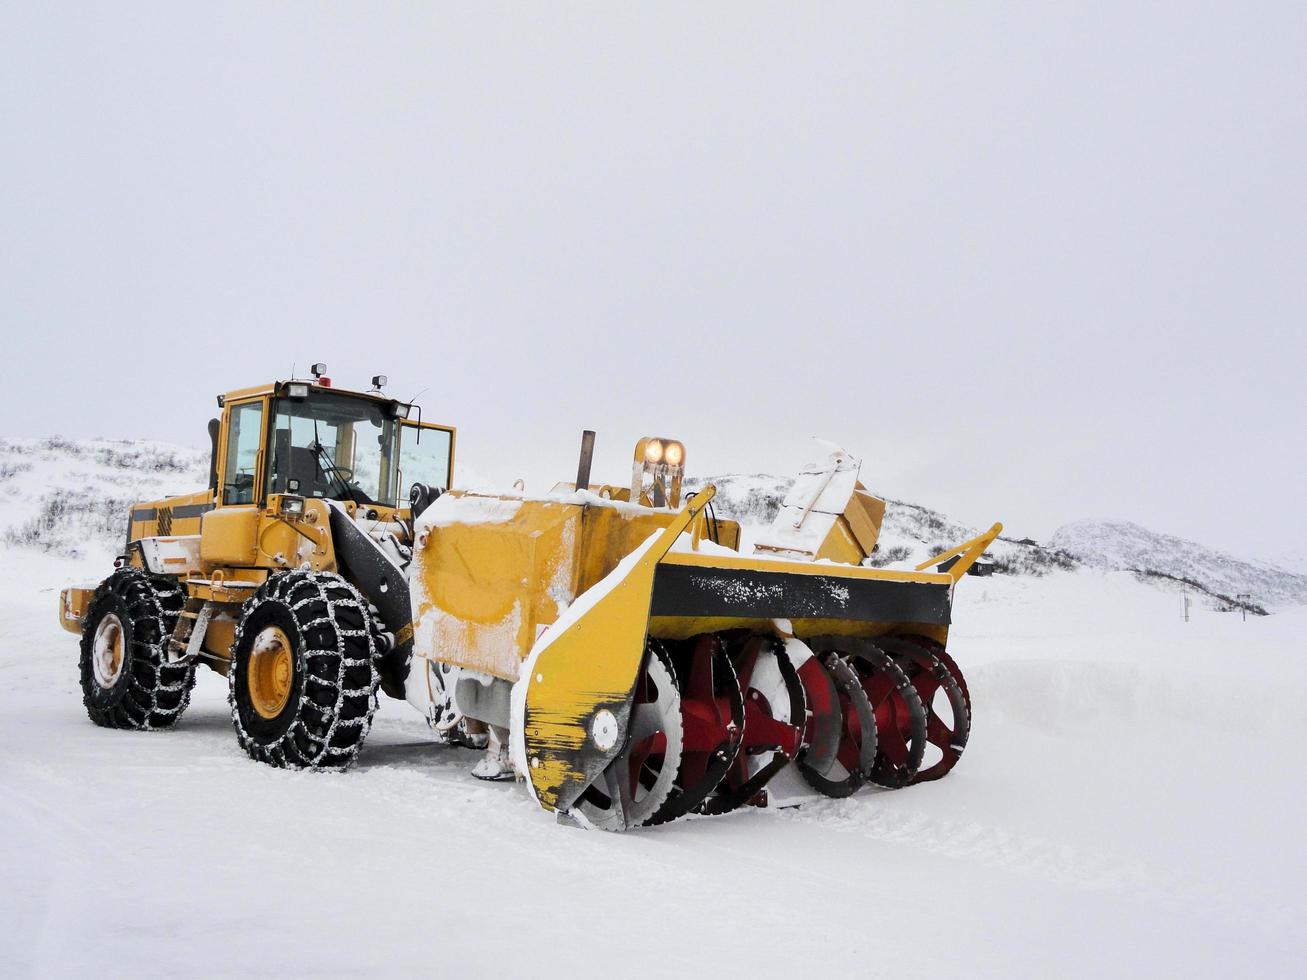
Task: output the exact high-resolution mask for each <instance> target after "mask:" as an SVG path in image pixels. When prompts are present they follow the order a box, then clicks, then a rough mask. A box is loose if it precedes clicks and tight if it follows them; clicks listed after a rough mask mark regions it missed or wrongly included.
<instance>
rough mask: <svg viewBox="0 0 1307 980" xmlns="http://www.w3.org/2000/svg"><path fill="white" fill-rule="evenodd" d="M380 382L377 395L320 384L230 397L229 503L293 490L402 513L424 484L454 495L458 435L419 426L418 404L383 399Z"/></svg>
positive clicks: (282, 385) (225, 487)
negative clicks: (415, 416) (411, 490)
mask: <svg viewBox="0 0 1307 980" xmlns="http://www.w3.org/2000/svg"><path fill="white" fill-rule="evenodd" d="M378 381H380V382H382V383H384V378H380V377H378V378H374V379H373V382H374V388H373V391H371V392H368V393H363V392H352V391H342V390H337V389H333V388H331V387H330V380H329V379H326V378H315V380H314V381H312V382H308V381H283V382H278V383H277V384H275V385H273V386H271V388H270V389H268V388H265V389H263V390H262V391H260V392H258V394H255V393H254V392H253V391H251V392H250V396H251V397H247V396H246V393H245V392H240V393H233V394H232V395H229V396H228V397H227V399H226V408H227V411H228V413H229V414H228V424H227V433H226V435H227V438H226V447H225V448H226V453H225V459H224V463H225V465H224V466H223V467H222V488H221V489H222V503H223V504H254V503H260V502H262V501H263V500H264V499H266V497H267V495H268V494H283V495H286V494H289V495H296V496H301V497H308V498H313V497H316V498H318V499H324V500H338V501H341V502H345V503H353V504H357V505H365V506H375V507H385V508H400V507H403V506H404V505H405V504H406V503H407V501H408V488H410V487H412V486H413V485H414V484H422V485H423V486H424V487H427V488H430V490H431V491H439V492H443V491H445V490H447V489H448V488H449V483H450V478H451V476H452V463H453V448H454V447H453V439H454V430H453V429H450V428H447V427H444V426H437V425H431V424H429V423H422V422H420V421H410V420H409V415H410V414H412V413H414V412H415V411H416V410H415V409H414V406H412V405H409V404H406V403H405V402H400V401H396V400H394V399H391V398H387V397H385V396H384V395H382V393H381V391H380V385H379V384H377V382H378ZM238 399H239V400H238Z"/></svg>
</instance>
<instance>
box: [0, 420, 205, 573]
mask: <svg viewBox="0 0 1307 980" xmlns="http://www.w3.org/2000/svg"><path fill="white" fill-rule="evenodd" d="M208 470H209V454H208V453H205V452H201V451H200V450H197V449H190V448H187V447H183V446H173V445H168V444H166V443H158V442H144V441H135V442H130V441H119V440H110V439H85V440H71V439H62V438H60V437H58V436H54V437H52V438H49V439H0V495H2V496H3V501H4V502H3V504H0V540H3V542H4V543H5V544H6V545H9V546H18V547H27V548H35V549H38V550H41V551H47V552H52V553H54V554H59V555H66V556H70V557H77V556H83V555H86V554H87V553H88V552H95V553H101V552H104V551H106V550H112V549H114V548H117V547H120V546H121V543H122V540H123V535H124V533H125V531H126V529H127V511H128V508H130V507H131V505H132V504H134V503H137V502H139V501H142V500H154V499H157V498H159V497H162V496H165V495H168V494H176V493H187V492H189V491H192V490H196V489H198V488H200V487H203V486H204V485H205V483H206V481H207V479H208Z"/></svg>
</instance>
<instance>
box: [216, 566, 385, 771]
mask: <svg viewBox="0 0 1307 980" xmlns="http://www.w3.org/2000/svg"><path fill="white" fill-rule="evenodd" d="M378 653H379V647H378V643H377V625H376V623H375V621H374V619H373V617H372V616H371V615H370V614H369V612H368V604H367V600H366V599H364V598H363V597H362V596H361V595H360V594H359V592H358V591H357V590H356V589H355V588H354V586H352V585H350V584H349V582H347V581H345V579H343V578H341V577H340V576H339V575H334V574H332V573H330V572H309V571H294V572H282V573H280V574H278V575H274V576H273V577H271V578H270V579H268V581H267V582H265V583H264V584H263V585H262V586H261V587H260V589H259V591H258V592H256V593H255V594H254V597H253V598H251V599H250V600H249V601H248V602H246V603H245V606H244V608H243V609H242V610H241V621H240V624H239V626H238V627H237V629H236V638H235V642H234V643H233V644H232V655H233V658H234V663H233V665H232V669H231V671H230V673H229V675H228V682H229V685H230V686H229V691H230V696H229V701H230V703H231V717H232V724H233V725H235V728H236V739H237V741H238V742H239V743H240V746H241V748H243V749H244V750H245V752H246V753H247V754H248V755H249V757H250V758H251V759H254V760H256V761H258V762H266V763H267V764H269V765H272V766H278V767H283V768H290V769H318V768H321V769H343V768H345V767H346V766H348V765H349V764H350V763H351V762H353V761H354V759H355V757H356V756H357V755H358V752H359V748H360V747H361V746H362V744H363V740H364V739H365V738H366V737H367V734H368V731H369V730H370V729H371V727H372V715H373V713H374V712H375V711H376V708H377V685H378V682H379V675H378V673H377V657H378Z"/></svg>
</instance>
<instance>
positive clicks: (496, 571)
mask: <svg viewBox="0 0 1307 980" xmlns="http://www.w3.org/2000/svg"><path fill="white" fill-rule="evenodd" d="M495 499H496V498H482V497H472V496H468V497H464V498H462V499H461V500H460V499H458V498H452V499H451V501H450V502H449V503H447V504H444V505H442V511H444V512H447V513H448V515H449V519H450V521H451V522H450V523H446V522H445V520H446V519H445V517H443V516H442V517H441V518H440V519H439V520H440V523H438V524H436V525H434V526H432V527H431V528H430V529H429V531H428V532H427V539H426V542H425V543H424V544H421V543H420V546H419V549H418V553H417V556H416V561H415V573H414V576H413V602H414V609H415V611H416V614H417V615H416V624H417V625H416V629H415V632H414V650H415V652H416V653H417V655H418V656H421V657H428V658H433V659H439V660H442V661H447V662H449V663H452V664H457V665H458V666H460V667H467V668H469V669H471V670H478V671H482V672H484V673H487V674H493V675H494V676H495V677H501V678H504V679H505V680H516V678H517V673H518V665H519V664H520V663H521V661H522V659H523V658H525V657H526V655H527V652H528V651H529V650H530V649H531V646H532V644H534V643H535V639H536V636H537V634H538V633H539V630H540V628H542V627H543V626H546V625H548V624H549V623H552V622H554V621H555V620H556V619H557V618H558V614H559V610H560V608H562V607H565V606H566V605H567V604H568V603H570V602H571V601H572V599H573V598H574V597H575V596H576V593H577V588H576V578H577V565H576V561H575V557H576V549H577V543H578V539H579V537H580V525H581V512H582V509H581V507H580V506H579V505H576V504H569V503H563V502H561V501H543V500H509V499H506V500H503V501H499V503H500V504H501V505H502V506H501V510H500V513H499V517H500V518H502V519H496V520H484V519H481V520H475V519H469V520H467V521H465V522H458V520H457V519H458V517H459V514H460V512H461V511H466V512H467V513H468V514H469V517H472V516H474V514H473V509H474V508H476V507H485V506H487V504H486V503H485V502H486V501H491V502H492V503H491V504H490V505H488V506H493V502H494V501H495ZM464 502H467V503H468V504H469V506H468V507H462V506H461V505H462V504H463V503H464Z"/></svg>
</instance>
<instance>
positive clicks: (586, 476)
mask: <svg viewBox="0 0 1307 980" xmlns="http://www.w3.org/2000/svg"><path fill="white" fill-rule="evenodd" d="M594 455H595V434H594V430H593V429H585V430H584V431H582V433H581V459H580V462H579V463H578V464H577V467H576V489H578V490H588V489H589V488H590V464H591V463H593V462H594Z"/></svg>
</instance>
